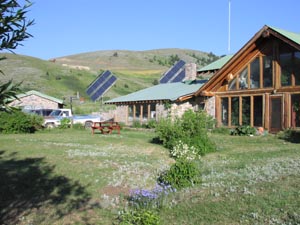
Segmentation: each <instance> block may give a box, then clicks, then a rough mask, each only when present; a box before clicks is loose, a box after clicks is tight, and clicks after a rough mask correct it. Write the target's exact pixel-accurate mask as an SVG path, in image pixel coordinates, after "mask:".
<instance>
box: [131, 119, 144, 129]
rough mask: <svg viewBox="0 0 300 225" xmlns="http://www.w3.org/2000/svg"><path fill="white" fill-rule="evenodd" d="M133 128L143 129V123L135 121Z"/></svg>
mask: <svg viewBox="0 0 300 225" xmlns="http://www.w3.org/2000/svg"><path fill="white" fill-rule="evenodd" d="M132 127H133V128H141V127H142V125H141V122H140V121H139V120H134V121H133V122H132Z"/></svg>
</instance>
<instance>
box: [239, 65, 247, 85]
mask: <svg viewBox="0 0 300 225" xmlns="http://www.w3.org/2000/svg"><path fill="white" fill-rule="evenodd" d="M248 87H249V85H248V68H247V67H246V68H245V69H243V70H242V72H241V73H240V75H239V88H240V89H247V88H248Z"/></svg>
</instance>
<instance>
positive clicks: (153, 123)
mask: <svg viewBox="0 0 300 225" xmlns="http://www.w3.org/2000/svg"><path fill="white" fill-rule="evenodd" d="M156 124H157V122H156V120H153V119H152V120H149V121H148V123H147V124H146V128H149V129H153V128H155V127H156Z"/></svg>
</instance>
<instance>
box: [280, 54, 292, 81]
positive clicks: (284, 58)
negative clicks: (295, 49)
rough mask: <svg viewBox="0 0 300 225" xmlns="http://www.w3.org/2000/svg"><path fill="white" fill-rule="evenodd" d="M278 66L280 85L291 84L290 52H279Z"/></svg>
mask: <svg viewBox="0 0 300 225" xmlns="http://www.w3.org/2000/svg"><path fill="white" fill-rule="evenodd" d="M280 67H281V85H282V86H290V85H292V79H291V78H292V69H293V63H292V53H285V54H280Z"/></svg>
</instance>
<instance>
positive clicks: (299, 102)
mask: <svg viewBox="0 0 300 225" xmlns="http://www.w3.org/2000/svg"><path fill="white" fill-rule="evenodd" d="M291 119H292V121H291V122H292V123H291V124H292V127H300V94H295V95H292V116H291Z"/></svg>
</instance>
